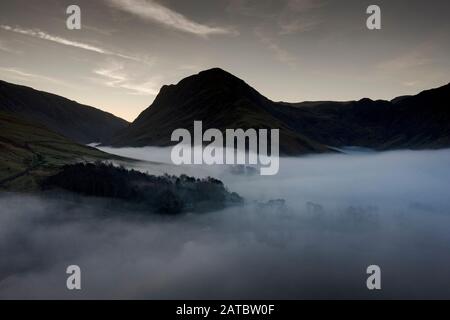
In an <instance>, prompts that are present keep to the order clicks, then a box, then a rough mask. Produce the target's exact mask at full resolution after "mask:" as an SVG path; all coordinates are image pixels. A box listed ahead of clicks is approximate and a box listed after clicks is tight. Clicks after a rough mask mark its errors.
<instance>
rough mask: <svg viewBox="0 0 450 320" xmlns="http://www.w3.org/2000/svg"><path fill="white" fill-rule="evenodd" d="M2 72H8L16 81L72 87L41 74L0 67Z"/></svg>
mask: <svg viewBox="0 0 450 320" xmlns="http://www.w3.org/2000/svg"><path fill="white" fill-rule="evenodd" d="M0 70H1V71H2V72H6V73H9V74H11V75H12V78H14V79H19V80H24V81H31V82H37V81H40V82H42V81H45V82H51V83H54V84H58V85H64V86H66V87H72V86H71V85H69V84H67V83H65V82H63V81H61V80H60V79H56V78H51V77H47V76H43V75H39V74H34V73H29V72H26V71H23V70H20V69H17V68H5V67H0Z"/></svg>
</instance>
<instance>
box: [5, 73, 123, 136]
mask: <svg viewBox="0 0 450 320" xmlns="http://www.w3.org/2000/svg"><path fill="white" fill-rule="evenodd" d="M0 111H3V112H9V113H13V114H16V115H17V116H19V117H20V118H24V119H28V120H31V121H33V122H35V123H40V124H42V125H45V126H46V127H47V128H48V129H50V130H52V131H54V132H57V133H59V134H61V135H63V136H65V137H67V138H69V139H72V140H74V141H76V142H78V143H83V144H87V143H91V142H103V141H106V140H107V139H110V138H111V136H112V135H113V133H115V132H116V131H118V130H120V129H123V128H125V127H126V126H127V125H128V123H127V122H126V121H125V120H123V119H120V118H118V117H115V116H114V115H112V114H110V113H107V112H103V111H101V110H98V109H95V108H93V107H89V106H85V105H82V104H79V103H77V102H75V101H71V100H69V99H66V98H63V97H60V96H57V95H54V94H51V93H47V92H42V91H37V90H34V89H32V88H29V87H24V86H19V85H15V84H11V83H8V82H4V81H0Z"/></svg>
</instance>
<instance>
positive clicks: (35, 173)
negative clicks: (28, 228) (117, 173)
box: [0, 112, 113, 191]
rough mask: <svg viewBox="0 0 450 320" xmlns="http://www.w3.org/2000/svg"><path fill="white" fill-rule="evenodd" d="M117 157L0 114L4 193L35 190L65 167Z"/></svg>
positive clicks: (0, 176)
mask: <svg viewBox="0 0 450 320" xmlns="http://www.w3.org/2000/svg"><path fill="white" fill-rule="evenodd" d="M111 158H113V156H111V155H109V154H107V153H104V152H101V151H99V150H97V149H95V148H90V147H87V146H83V145H80V144H77V143H75V142H73V141H70V140H68V139H67V138H65V137H63V136H61V135H59V134H57V133H54V132H52V131H50V130H48V129H47V128H45V127H43V126H41V125H39V124H35V123H31V122H28V121H24V120H22V119H19V118H16V117H15V116H13V115H11V114H9V113H4V112H0V190H10V191H33V190H36V189H37V187H38V183H39V181H40V180H41V179H42V178H43V177H45V176H49V175H52V174H55V173H56V172H58V169H59V168H60V167H61V166H62V165H64V164H70V163H75V162H78V161H82V160H87V161H93V160H106V159H111Z"/></svg>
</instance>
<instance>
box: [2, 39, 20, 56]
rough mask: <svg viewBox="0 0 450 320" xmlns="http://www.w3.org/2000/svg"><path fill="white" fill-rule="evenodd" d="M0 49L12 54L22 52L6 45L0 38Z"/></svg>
mask: <svg viewBox="0 0 450 320" xmlns="http://www.w3.org/2000/svg"><path fill="white" fill-rule="evenodd" d="M0 50H1V51H4V52H7V53H13V54H21V53H22V52H20V51H18V50H14V49H12V48H10V47H9V46H8V45H6V44H5V43H4V42H3V41H1V40H0Z"/></svg>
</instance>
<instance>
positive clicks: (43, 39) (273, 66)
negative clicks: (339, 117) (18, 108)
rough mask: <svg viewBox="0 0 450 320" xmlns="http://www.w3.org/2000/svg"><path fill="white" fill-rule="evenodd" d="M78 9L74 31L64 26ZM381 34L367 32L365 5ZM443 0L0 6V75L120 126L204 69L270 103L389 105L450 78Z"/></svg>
mask: <svg viewBox="0 0 450 320" xmlns="http://www.w3.org/2000/svg"><path fill="white" fill-rule="evenodd" d="M72 4H77V5H78V6H79V7H80V8H81V22H82V25H81V26H82V28H81V30H69V29H68V28H67V27H66V20H67V18H68V15H67V14H66V10H67V7H68V6H69V5H72ZM372 4H377V5H379V6H380V8H381V23H382V28H381V30H369V29H368V28H367V27H366V20H367V18H368V16H369V15H368V14H367V13H366V9H367V7H368V6H369V5H372ZM449 13H450V2H449V1H447V0H434V1H418V0H394V1H393V0H389V1H383V0H379V1H365V0H345V1H337V0H214V1H211V0H190V1H186V0H96V1H88V0H78V1H73V0H70V1H65V0H40V1H29V0H2V1H1V2H0V79H2V80H5V81H8V82H12V83H17V84H22V85H27V86H31V87H34V88H36V89H39V90H44V91H49V92H52V93H56V94H59V95H62V96H65V97H67V98H70V99H72V100H76V101H78V102H80V103H84V104H88V105H92V106H94V107H97V108H100V109H102V110H105V111H108V112H111V113H113V114H115V115H117V116H119V117H122V118H124V119H126V120H128V121H132V120H134V119H135V118H136V117H137V116H138V114H139V113H140V112H142V111H143V110H144V109H146V108H147V107H148V106H149V105H151V103H152V101H153V100H154V99H155V97H156V95H157V94H158V92H159V89H160V88H161V87H162V86H163V85H165V84H174V83H177V82H179V81H180V80H181V79H183V78H184V77H187V76H189V75H192V74H196V73H198V72H200V71H202V70H205V69H209V68H212V67H220V68H222V69H225V70H227V71H229V72H231V73H233V74H234V75H236V76H238V77H240V78H242V79H243V80H245V81H246V82H247V83H248V84H250V85H251V86H253V87H254V88H255V89H257V90H258V91H259V92H261V93H262V94H263V95H265V96H267V97H268V98H270V99H272V100H274V101H287V102H301V101H311V100H340V101H345V100H354V99H361V98H363V97H368V98H372V99H392V98H394V97H396V96H401V95H407V94H415V93H418V92H420V91H422V90H425V89H429V88H433V87H438V86H441V85H444V84H447V83H449V82H450V59H449V58H448V57H449V53H450V41H449V39H450V19H448V14H449Z"/></svg>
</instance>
